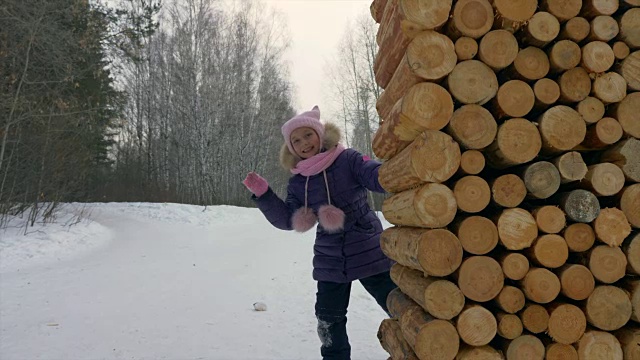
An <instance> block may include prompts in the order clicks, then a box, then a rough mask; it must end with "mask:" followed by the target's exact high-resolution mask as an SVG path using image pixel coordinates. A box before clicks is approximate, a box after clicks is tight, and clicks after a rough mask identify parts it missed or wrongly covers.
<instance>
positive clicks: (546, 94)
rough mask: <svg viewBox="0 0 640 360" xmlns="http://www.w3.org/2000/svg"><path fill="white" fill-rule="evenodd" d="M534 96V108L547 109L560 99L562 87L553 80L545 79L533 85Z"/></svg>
mask: <svg viewBox="0 0 640 360" xmlns="http://www.w3.org/2000/svg"><path fill="white" fill-rule="evenodd" d="M533 94H534V95H535V96H536V104H535V106H534V107H535V108H537V109H541V108H542V109H546V108H547V107H549V106H550V105H553V104H554V103H555V102H556V101H557V100H558V99H559V98H560V86H559V85H558V83H557V82H555V81H553V80H551V79H547V78H543V79H540V80H538V81H536V83H535V84H534V85H533Z"/></svg>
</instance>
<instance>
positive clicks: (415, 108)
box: [372, 82, 453, 160]
mask: <svg viewBox="0 0 640 360" xmlns="http://www.w3.org/2000/svg"><path fill="white" fill-rule="evenodd" d="M452 114H453V100H452V99H451V95H450V94H449V92H448V91H447V90H445V89H444V88H443V87H442V86H440V85H437V84H433V83H428V82H423V83H418V84H416V85H414V86H412V87H411V88H409V90H408V91H407V93H406V94H405V95H404V96H403V97H402V98H401V99H400V100H398V102H397V103H396V104H395V105H394V106H393V108H392V109H391V112H390V113H389V117H388V118H387V119H384V121H383V122H382V125H380V127H379V128H378V131H377V132H376V134H375V137H374V138H373V144H372V148H373V151H374V153H375V154H376V156H377V157H378V158H380V159H385V160H386V159H391V158H392V157H394V156H395V155H397V154H398V153H399V152H400V151H401V150H403V149H404V148H406V147H407V146H409V144H411V142H412V141H413V140H415V139H416V138H417V137H418V135H420V134H421V133H422V132H424V131H425V130H440V129H442V128H443V127H445V126H446V125H447V124H448V123H449V118H451V115H452Z"/></svg>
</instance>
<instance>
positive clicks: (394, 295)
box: [387, 288, 420, 320]
mask: <svg viewBox="0 0 640 360" xmlns="http://www.w3.org/2000/svg"><path fill="white" fill-rule="evenodd" d="M419 306H420V305H418V304H416V303H415V301H413V300H411V298H410V297H409V296H407V294H405V293H403V292H402V290H400V288H395V289H393V290H391V292H389V295H388V296H387V309H389V313H390V314H391V316H392V318H393V319H396V320H400V318H401V317H402V314H405V313H407V312H408V311H409V310H410V309H412V308H415V307H419Z"/></svg>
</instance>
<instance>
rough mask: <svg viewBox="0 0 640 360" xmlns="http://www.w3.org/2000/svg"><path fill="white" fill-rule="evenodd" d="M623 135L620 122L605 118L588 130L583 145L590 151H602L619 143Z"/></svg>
mask: <svg viewBox="0 0 640 360" xmlns="http://www.w3.org/2000/svg"><path fill="white" fill-rule="evenodd" d="M622 134H623V131H622V126H621V125H620V123H619V122H618V120H616V119H614V118H611V117H605V118H602V119H600V120H598V121H597V122H596V123H595V124H593V125H591V126H589V127H588V128H587V134H586V135H585V137H584V141H583V142H582V144H581V145H582V146H584V147H586V148H589V149H601V148H604V147H607V146H610V145H613V144H615V143H617V142H618V141H619V140H620V139H621V138H622Z"/></svg>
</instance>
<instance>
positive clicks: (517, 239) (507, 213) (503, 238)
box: [497, 208, 538, 250]
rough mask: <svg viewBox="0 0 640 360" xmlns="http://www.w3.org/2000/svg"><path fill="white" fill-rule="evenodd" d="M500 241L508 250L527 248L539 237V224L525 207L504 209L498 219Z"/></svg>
mask: <svg viewBox="0 0 640 360" xmlns="http://www.w3.org/2000/svg"><path fill="white" fill-rule="evenodd" d="M497 226H498V236H499V238H500V243H501V244H502V245H503V246H504V247H506V248H507V249H508V250H522V249H526V248H528V247H529V246H531V244H532V243H533V241H534V240H535V239H536V238H537V237H538V225H537V224H536V220H535V219H534V218H533V216H532V215H531V213H529V212H528V211H526V210H524V209H520V208H513V209H504V210H502V213H501V214H500V215H499V216H498V220H497Z"/></svg>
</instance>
